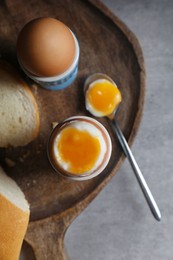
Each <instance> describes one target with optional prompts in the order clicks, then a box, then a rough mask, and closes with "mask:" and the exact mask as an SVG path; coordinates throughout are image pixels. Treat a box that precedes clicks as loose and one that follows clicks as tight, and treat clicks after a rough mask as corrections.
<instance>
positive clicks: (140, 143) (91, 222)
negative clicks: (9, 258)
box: [21, 0, 173, 260]
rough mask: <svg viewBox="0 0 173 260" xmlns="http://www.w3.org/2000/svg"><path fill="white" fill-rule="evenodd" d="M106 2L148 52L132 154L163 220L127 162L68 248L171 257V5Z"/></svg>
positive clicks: (152, 0) (121, 259)
mask: <svg viewBox="0 0 173 260" xmlns="http://www.w3.org/2000/svg"><path fill="white" fill-rule="evenodd" d="M103 2H104V3H105V4H106V5H107V6H108V7H109V8H110V9H111V10H112V12H114V13H115V14H116V15H117V16H118V17H119V18H120V19H121V20H122V21H124V22H125V23H126V25H127V26H128V27H129V28H130V29H131V30H132V31H133V32H134V33H135V34H136V36H137V38H138V39H139V41H140V44H141V46H142V49H143V53H144V58H145V63H146V73H147V84H146V85H147V92H146V100H145V107H144V115H143V118H142V122H141V125H140V129H139V131H138V134H137V137H136V139H135V142H134V144H133V146H132V150H133V153H134V155H135V157H136V160H137V162H138V164H139V166H140V168H141V169H142V171H143V174H144V176H145V179H146V181H147V183H148V185H149V187H150V189H151V191H152V193H153V195H154V197H155V199H156V201H157V203H158V205H159V208H160V210H161V213H162V220H161V222H157V221H156V220H155V219H154V218H153V216H152V214H151V213H150V210H149V208H148V206H147V204H146V201H145V199H144V197H143V194H142V192H141V190H140V188H139V186H138V183H137V181H136V179H135V176H134V174H133V172H132V170H131V168H130V165H129V163H128V161H127V160H125V162H124V163H123V165H122V166H121V168H120V170H119V171H118V172H117V174H116V175H115V176H114V177H113V179H112V180H111V182H110V183H109V184H108V185H107V186H106V187H105V188H104V189H103V190H102V192H101V193H100V194H99V195H98V196H97V198H96V199H95V200H94V201H93V202H92V203H91V204H90V205H89V206H88V207H87V209H85V210H84V211H83V212H82V214H81V215H80V216H79V217H78V218H77V219H76V220H75V221H74V223H73V224H72V225H71V226H70V228H69V230H68V231H67V233H66V237H65V245H66V248H67V251H68V254H69V255H70V259H71V260H91V259H92V260H105V259H106V260H126V259H128V260H144V259H147V260H172V259H173V195H172V194H173V86H172V84H173V1H172V0H143V1H142V0H116V1H113V0H104V1H103ZM26 252H27V253H26ZM27 255H28V256H27ZM21 259H23V260H24V259H26V260H32V257H31V256H30V257H29V253H28V250H26V249H22V253H21Z"/></svg>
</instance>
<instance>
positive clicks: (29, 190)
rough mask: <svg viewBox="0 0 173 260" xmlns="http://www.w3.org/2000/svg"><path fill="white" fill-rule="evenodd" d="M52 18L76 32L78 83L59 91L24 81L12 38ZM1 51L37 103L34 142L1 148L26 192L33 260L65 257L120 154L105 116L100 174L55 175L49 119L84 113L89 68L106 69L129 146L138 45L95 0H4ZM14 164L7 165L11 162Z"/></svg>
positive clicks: (140, 74) (141, 77)
mask: <svg viewBox="0 0 173 260" xmlns="http://www.w3.org/2000/svg"><path fill="white" fill-rule="evenodd" d="M41 16H49V17H54V18H57V19H59V20H61V21H62V22H64V23H65V24H66V25H68V26H69V27H70V28H71V30H72V31H73V32H74V33H75V35H76V37H77V38H78V41H79V45H80V61H79V73H78V76H77V79H76V80H75V82H74V83H73V84H72V85H71V86H70V87H68V88H66V89H64V90H59V91H54V92H53V91H48V90H45V89H43V88H41V87H39V86H38V85H36V84H35V83H34V82H32V81H31V80H29V79H28V78H27V77H26V76H25V75H24V74H23V72H22V71H21V70H20V67H19V65H18V62H17V58H16V40H17V36H18V33H19V31H20V30H21V28H22V27H23V25H24V24H25V23H27V22H28V21H30V20H31V19H34V18H36V17H41ZM0 21H1V23H0V54H1V59H3V60H6V61H8V62H9V63H11V64H12V65H13V66H14V67H15V68H16V70H17V71H18V73H19V74H20V76H21V77H22V78H23V79H24V80H25V81H26V82H27V83H28V84H29V85H30V87H31V89H32V91H33V94H34V96H35V98H36V100H37V102H38V105H39V110H40V117H41V126H40V134H39V136H38V138H37V140H35V141H33V142H32V143H30V144H29V145H27V146H25V147H19V148H16V149H13V148H9V149H6V150H5V149H0V160H1V164H2V165H3V166H4V168H5V170H6V172H7V173H8V174H9V175H10V176H11V177H12V178H14V179H15V180H16V181H17V183H18V184H19V185H20V187H21V188H22V190H23V191H24V193H25V195H26V198H27V200H28V201H29V203H30V205H31V218H30V224H29V227H28V231H27V234H26V238H25V239H26V241H27V242H28V243H29V244H30V245H31V246H32V248H33V250H34V253H35V257H36V259H38V260H44V259H49V260H51V259H52V260H53V259H60V260H61V259H66V258H67V256H66V254H65V252H64V244H63V238H64V235H65V231H66V230H67V228H68V226H69V225H70V223H71V222H72V221H73V220H74V219H75V218H76V217H77V216H78V215H79V214H80V212H81V211H82V210H83V209H84V208H85V207H86V206H87V205H88V204H89V203H90V202H91V201H92V200H93V199H94V198H95V196H96V195H97V194H98V193H99V191H100V190H101V189H102V188H103V187H104V186H105V185H106V184H107V183H108V181H110V180H111V178H112V176H113V175H114V174H115V173H116V171H117V170H118V168H119V167H120V164H121V163H122V161H123V159H124V157H123V154H122V150H121V149H120V147H119V144H118V142H117V139H116V136H114V135H113V133H112V131H111V129H110V126H109V124H108V122H107V121H106V119H105V118H103V119H99V121H100V122H101V123H102V124H103V125H104V126H105V127H106V128H107V129H108V131H109V133H110V136H111V139H112V143H113V151H112V156H111V160H110V162H109V164H108V166H107V168H106V169H105V170H104V171H103V172H102V174H100V175H99V176H98V177H96V178H94V179H91V180H88V181H81V182H76V181H72V180H68V179H65V178H63V177H61V176H59V175H58V174H56V173H55V172H54V171H53V169H52V168H51V166H50V164H49V162H48V159H47V153H46V147H47V140H48V137H49V135H50V132H51V130H52V122H59V121H61V120H63V119H65V118H67V117H70V116H74V115H87V116H90V115H89V113H88V112H87V111H86V110H85V104H84V94H83V85H84V81H85V79H86V77H87V76H89V75H90V74H92V73H96V72H101V73H106V74H108V75H109V76H110V77H112V79H113V80H114V81H115V82H116V84H117V85H118V87H119V88H120V91H121V92H122V97H123V102H122V104H121V106H120V109H119V111H118V114H117V115H116V117H117V120H118V122H119V125H120V127H121V129H122V131H123V133H124V135H125V136H126V138H127V140H128V142H129V144H130V145H131V144H132V142H133V140H134V137H135V135H136V132H137V129H138V127H139V123H140V119H141V115H142V110H143V104H144V96H145V95H144V94H145V68H144V59H143V54H142V50H141V47H140V45H139V43H138V40H137V39H136V37H135V36H134V34H133V33H132V32H131V31H130V30H129V29H128V28H127V26H126V25H124V24H123V22H121V21H120V20H119V19H118V18H117V17H116V16H115V15H113V14H112V13H111V12H110V11H109V10H108V9H107V8H106V7H105V6H104V5H103V4H101V3H100V2H99V1H97V0H90V1H80V0H74V1H69V0H64V1H62V0H60V1H56V0H49V1H46V0H37V1H35V0H31V1H22V0H4V1H1V2H0ZM9 159H10V160H11V161H13V162H14V165H13V166H12V167H10V166H9V165H8V163H7V161H8V160H9Z"/></svg>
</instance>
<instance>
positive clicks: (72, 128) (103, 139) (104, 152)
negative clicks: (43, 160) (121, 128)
mask: <svg viewBox="0 0 173 260" xmlns="http://www.w3.org/2000/svg"><path fill="white" fill-rule="evenodd" d="M111 152H112V142H111V139H110V136H109V133H108V132H107V130H106V128H105V127H104V126H103V125H102V124H101V123H99V122H98V121H97V120H95V119H93V118H91V117H87V116H74V117H70V118H67V119H66V120H64V121H62V122H60V123H58V124H57V126H55V128H54V129H53V131H52V133H51V135H50V138H49V141H48V147H47V153H48V158H49V161H50V163H51V165H52V167H53V168H54V170H55V171H56V172H57V173H60V174H61V175H63V176H64V177H67V178H70V179H73V180H88V179H91V178H93V177H95V176H97V175H99V174H100V173H101V172H102V171H103V170H104V169H105V167H106V166H107V164H108V162H109V160H110V157H111Z"/></svg>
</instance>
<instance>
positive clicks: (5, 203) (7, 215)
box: [0, 194, 29, 260]
mask: <svg viewBox="0 0 173 260" xmlns="http://www.w3.org/2000/svg"><path fill="white" fill-rule="evenodd" d="M0 211H1V214H0V259H1V260H12V259H13V260H18V259H19V254H20V250H21V246H22V243H23V239H24V236H25V233H26V230H27V227H28V223H29V212H27V211H26V212H25V211H22V210H21V209H20V208H18V207H16V206H15V205H14V204H12V203H11V202H10V201H9V200H7V199H6V198H5V197H4V196H3V195H2V194H0Z"/></svg>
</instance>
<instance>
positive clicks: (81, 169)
mask: <svg viewBox="0 0 173 260" xmlns="http://www.w3.org/2000/svg"><path fill="white" fill-rule="evenodd" d="M57 148H58V152H59V155H60V158H61V161H62V162H64V163H67V165H68V169H67V170H68V171H69V172H71V173H73V174H83V173H85V172H88V171H90V170H91V169H92V168H93V167H94V166H95V163H96V161H97V159H98V157H99V154H100V150H101V145H100V142H99V140H98V138H97V137H94V136H92V135H91V134H90V133H89V132H87V131H86V130H79V129H76V128H73V127H68V128H65V129H64V130H63V131H62V132H61V134H60V137H59V139H58V143H57Z"/></svg>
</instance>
